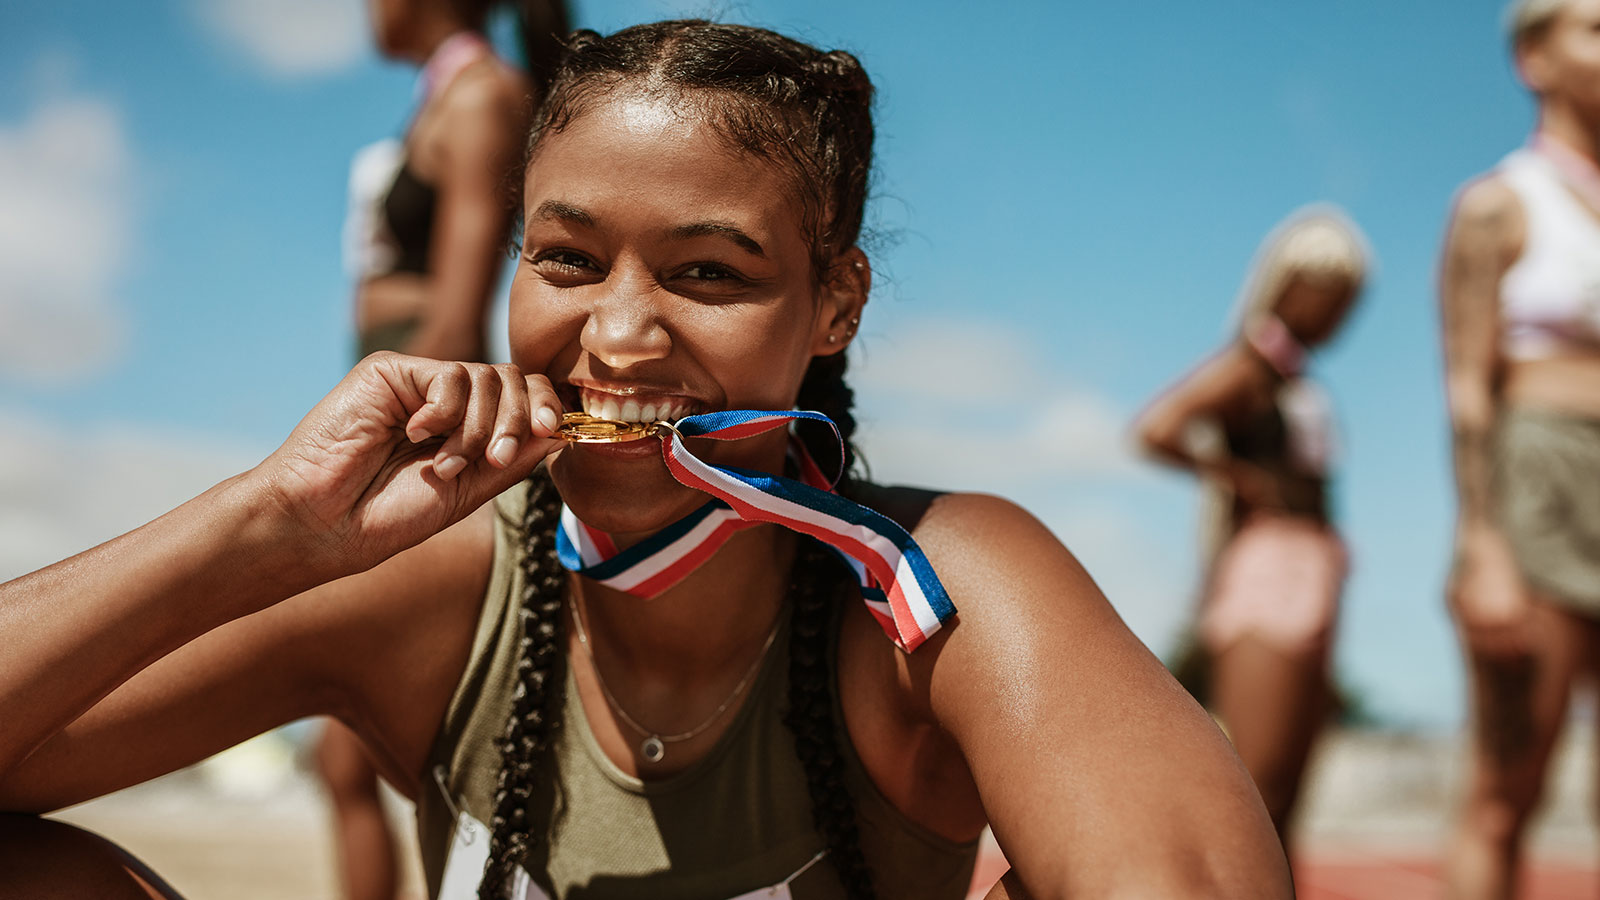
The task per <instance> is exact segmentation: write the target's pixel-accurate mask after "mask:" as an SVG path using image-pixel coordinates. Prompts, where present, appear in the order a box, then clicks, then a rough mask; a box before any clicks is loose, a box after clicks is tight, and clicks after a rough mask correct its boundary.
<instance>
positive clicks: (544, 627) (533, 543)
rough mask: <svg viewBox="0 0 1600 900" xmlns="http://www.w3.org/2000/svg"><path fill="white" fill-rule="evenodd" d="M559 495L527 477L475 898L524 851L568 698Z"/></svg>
mask: <svg viewBox="0 0 1600 900" xmlns="http://www.w3.org/2000/svg"><path fill="white" fill-rule="evenodd" d="M560 515H561V495H560V494H558V493H556V490H555V486H554V485H552V484H551V483H550V479H549V477H548V476H547V475H545V474H544V473H543V472H542V471H541V472H538V473H535V475H534V477H533V479H532V480H531V481H530V482H529V484H528V506H527V510H526V511H525V512H524V513H523V517H522V534H523V553H522V560H521V565H522V572H523V584H522V596H521V598H520V601H521V610H520V617H521V619H522V639H521V643H520V645H519V646H518V648H517V688H516V693H515V694H514V695H513V697H512V706H511V713H510V715H509V716H508V717H507V719H506V730H505V736H504V738H503V739H502V741H501V744H500V777H499V780H498V782H497V784H496V785H495V795H494V815H493V817H492V818H491V819H490V821H489V828H490V838H489V861H488V864H487V865H485V867H484V871H483V880H482V881H481V882H479V884H478V897H479V900H502V898H504V897H505V896H506V892H507V890H508V889H509V888H510V880H511V873H512V871H513V866H515V865H516V864H517V863H518V862H519V861H521V859H522V858H523V856H524V855H525V854H526V853H527V850H528V840H529V833H528V832H529V828H528V821H527V815H528V802H529V799H530V798H531V797H532V796H533V786H534V775H535V766H536V764H537V763H538V762H539V761H540V758H541V757H543V756H544V754H545V751H546V750H547V749H548V748H549V746H550V743H551V739H552V738H553V737H554V735H555V732H556V729H557V728H559V727H560V724H561V709H562V705H563V703H564V702H565V700H566V691H565V685H566V681H565V678H566V672H565V665H564V664H565V659H566V657H565V654H564V652H563V651H564V647H563V644H562V640H563V637H564V634H565V631H566V629H565V618H564V617H563V616H562V614H561V601H562V598H563V596H564V594H565V586H566V570H565V569H564V568H562V567H561V561H560V560H559V559H558V558H557V557H556V544H555V527H556V523H557V520H558V518H559V517H560Z"/></svg>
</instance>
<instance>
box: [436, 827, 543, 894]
mask: <svg viewBox="0 0 1600 900" xmlns="http://www.w3.org/2000/svg"><path fill="white" fill-rule="evenodd" d="M488 861H489V829H488V828H485V827H484V825H483V823H482V822H479V821H478V820H477V819H474V818H473V817H471V816H469V815H467V814H466V813H465V812H462V813H458V814H457V815H456V828H455V837H454V838H453V839H452V840H451V841H450V853H449V854H448V855H447V856H445V859H444V877H443V878H442V879H440V881H439V900H477V897H478V882H479V881H482V880H483V867H484V865H485V864H486V863H488ZM511 896H513V897H516V898H518V900H550V896H549V895H548V894H546V893H545V892H544V891H543V890H542V889H540V887H539V885H537V884H535V883H534V881H533V879H532V878H529V877H528V873H527V872H526V871H525V870H524V869H523V868H522V867H521V866H517V867H516V868H515V869H513V870H512V873H511Z"/></svg>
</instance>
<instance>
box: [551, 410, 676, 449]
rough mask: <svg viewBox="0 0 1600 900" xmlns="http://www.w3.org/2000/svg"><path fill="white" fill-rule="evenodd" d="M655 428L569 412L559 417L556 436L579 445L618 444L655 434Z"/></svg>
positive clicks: (652, 425) (649, 425) (648, 425)
mask: <svg viewBox="0 0 1600 900" xmlns="http://www.w3.org/2000/svg"><path fill="white" fill-rule="evenodd" d="M655 432H656V426H655V425H654V424H647V423H644V422H618V421H617V420H615V419H601V418H598V417H595V416H591V415H589V414H588V413H581V412H569V413H567V414H566V415H564V416H562V417H561V427H560V428H559V429H557V431H556V434H557V435H558V436H560V437H561V438H562V439H563V440H567V441H574V442H576V443H580V444H619V443H622V442H624V441H637V440H640V439H642V438H647V437H650V436H651V435H653V434H655Z"/></svg>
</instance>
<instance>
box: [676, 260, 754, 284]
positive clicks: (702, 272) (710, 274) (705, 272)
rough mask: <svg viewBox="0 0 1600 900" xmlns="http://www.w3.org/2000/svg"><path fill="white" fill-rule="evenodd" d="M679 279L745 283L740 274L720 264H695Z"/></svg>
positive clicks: (684, 271)
mask: <svg viewBox="0 0 1600 900" xmlns="http://www.w3.org/2000/svg"><path fill="white" fill-rule="evenodd" d="M678 277H679V278H692V279H694V280H696V281H743V280H744V279H743V278H740V277H739V273H737V272H735V271H733V270H732V269H730V268H728V267H727V266H724V265H722V264H720V263H695V264H694V265H692V266H690V267H689V268H687V269H684V270H683V271H682V272H681V273H679V275H678Z"/></svg>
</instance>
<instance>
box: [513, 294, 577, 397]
mask: <svg viewBox="0 0 1600 900" xmlns="http://www.w3.org/2000/svg"><path fill="white" fill-rule="evenodd" d="M508 315H509V318H508V321H507V323H506V332H507V338H508V340H509V341H510V344H511V361H512V362H513V363H515V364H516V365H517V367H518V368H520V369H521V370H522V371H523V372H525V373H528V374H530V375H544V374H548V373H549V370H550V364H551V362H552V361H553V360H554V359H555V358H556V356H557V355H558V354H559V353H560V352H561V350H562V348H563V347H565V346H567V345H568V344H571V343H574V342H575V341H576V338H577V333H578V331H579V329H581V328H582V327H583V317H582V315H581V314H580V313H579V312H578V311H576V310H573V309H570V308H568V305H564V304H563V303H562V302H561V300H560V298H559V297H556V296H554V295H553V292H551V291H550V289H549V288H548V287H547V286H543V287H541V286H539V285H536V284H534V283H533V280H532V279H526V278H524V277H522V275H521V274H520V272H519V274H518V275H517V276H515V277H514V278H513V279H512V282H511V295H510V303H509V313H508Z"/></svg>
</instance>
